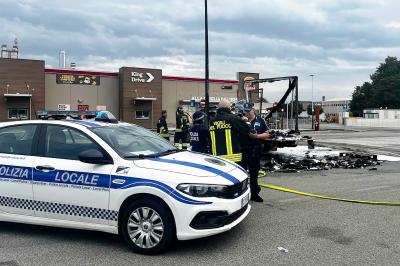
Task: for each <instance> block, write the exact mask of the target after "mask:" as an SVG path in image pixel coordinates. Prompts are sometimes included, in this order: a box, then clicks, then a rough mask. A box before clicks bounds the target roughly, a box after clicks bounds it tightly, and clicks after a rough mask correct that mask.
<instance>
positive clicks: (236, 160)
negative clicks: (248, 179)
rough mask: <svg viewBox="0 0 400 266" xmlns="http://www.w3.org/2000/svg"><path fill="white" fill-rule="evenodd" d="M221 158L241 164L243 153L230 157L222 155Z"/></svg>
mask: <svg viewBox="0 0 400 266" xmlns="http://www.w3.org/2000/svg"><path fill="white" fill-rule="evenodd" d="M220 157H222V158H224V159H227V160H230V161H233V162H240V161H241V160H242V154H241V153H235V154H230V155H220Z"/></svg>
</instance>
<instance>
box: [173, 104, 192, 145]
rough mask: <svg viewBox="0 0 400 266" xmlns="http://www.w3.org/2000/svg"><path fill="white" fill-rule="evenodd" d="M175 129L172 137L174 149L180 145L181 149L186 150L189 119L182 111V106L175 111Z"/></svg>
mask: <svg viewBox="0 0 400 266" xmlns="http://www.w3.org/2000/svg"><path fill="white" fill-rule="evenodd" d="M175 118H176V129H175V135H174V144H175V147H177V148H179V145H180V144H182V149H185V150H186V149H187V148H188V147H189V126H190V124H189V117H188V116H187V114H185V112H184V111H183V108H182V106H179V107H178V109H176V117H175Z"/></svg>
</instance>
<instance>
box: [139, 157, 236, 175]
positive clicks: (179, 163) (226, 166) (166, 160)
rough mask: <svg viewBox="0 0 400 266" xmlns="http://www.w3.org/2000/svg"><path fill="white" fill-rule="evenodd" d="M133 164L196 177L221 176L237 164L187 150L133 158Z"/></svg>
mask: <svg viewBox="0 0 400 266" xmlns="http://www.w3.org/2000/svg"><path fill="white" fill-rule="evenodd" d="M134 164H135V165H136V166H137V167H140V168H146V169H152V170H160V171H167V172H172V173H179V174H186V175H191V176H198V177H215V176H218V175H219V176H223V175H227V173H229V172H231V171H234V170H237V169H238V166H237V165H235V164H233V163H231V162H228V161H226V160H223V159H220V158H216V157H213V156H209V155H205V154H200V153H194V152H188V151H185V152H177V153H173V154H170V155H166V156H161V157H157V158H149V159H144V160H135V161H134Z"/></svg>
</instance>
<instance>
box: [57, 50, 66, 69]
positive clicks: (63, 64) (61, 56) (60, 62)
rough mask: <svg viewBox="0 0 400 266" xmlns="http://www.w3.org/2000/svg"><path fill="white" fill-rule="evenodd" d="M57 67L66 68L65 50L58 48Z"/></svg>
mask: <svg viewBox="0 0 400 266" xmlns="http://www.w3.org/2000/svg"><path fill="white" fill-rule="evenodd" d="M58 67H59V68H66V67H67V53H66V52H65V50H60V53H59V56H58Z"/></svg>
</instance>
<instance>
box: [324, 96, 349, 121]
mask: <svg viewBox="0 0 400 266" xmlns="http://www.w3.org/2000/svg"><path fill="white" fill-rule="evenodd" d="M350 104H351V98H334V99H329V100H325V101H322V102H321V106H322V109H324V113H325V114H326V116H327V117H329V116H335V117H339V114H340V113H342V112H348V111H349V110H350Z"/></svg>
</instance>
